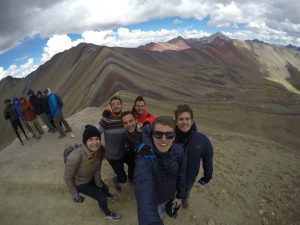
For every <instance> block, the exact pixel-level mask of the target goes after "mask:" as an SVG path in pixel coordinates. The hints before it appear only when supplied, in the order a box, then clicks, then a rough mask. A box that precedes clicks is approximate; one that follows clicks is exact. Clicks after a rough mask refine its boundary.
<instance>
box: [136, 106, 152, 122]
mask: <svg viewBox="0 0 300 225" xmlns="http://www.w3.org/2000/svg"><path fill="white" fill-rule="evenodd" d="M132 113H133V115H134V117H135V118H136V119H137V121H138V123H141V124H144V123H145V122H146V123H149V124H150V125H152V123H153V121H154V120H155V115H152V114H150V113H148V111H147V109H145V110H144V113H143V114H142V115H141V114H139V113H138V112H137V111H136V110H135V108H134V107H132Z"/></svg>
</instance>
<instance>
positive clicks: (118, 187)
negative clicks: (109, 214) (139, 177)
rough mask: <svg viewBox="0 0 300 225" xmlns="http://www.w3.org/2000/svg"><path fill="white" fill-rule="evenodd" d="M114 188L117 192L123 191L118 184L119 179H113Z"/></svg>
mask: <svg viewBox="0 0 300 225" xmlns="http://www.w3.org/2000/svg"><path fill="white" fill-rule="evenodd" d="M113 182H114V186H115V189H116V190H117V191H122V188H121V184H120V183H119V182H118V177H114V178H113Z"/></svg>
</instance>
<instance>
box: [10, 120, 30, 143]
mask: <svg viewBox="0 0 300 225" xmlns="http://www.w3.org/2000/svg"><path fill="white" fill-rule="evenodd" d="M11 125H12V127H13V129H14V131H15V133H16V135H17V137H18V138H19V140H20V142H21V143H23V141H22V139H21V137H20V134H19V132H18V127H19V128H20V129H21V130H22V132H23V134H24V136H25V137H26V138H27V139H28V136H27V134H26V132H25V130H24V128H23V126H22V124H21V122H20V120H19V119H17V120H14V121H11Z"/></svg>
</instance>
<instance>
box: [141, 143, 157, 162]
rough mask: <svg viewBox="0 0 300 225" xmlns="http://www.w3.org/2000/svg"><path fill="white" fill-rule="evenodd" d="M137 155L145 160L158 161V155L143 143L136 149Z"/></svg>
mask: <svg viewBox="0 0 300 225" xmlns="http://www.w3.org/2000/svg"><path fill="white" fill-rule="evenodd" d="M135 152H136V155H141V156H142V157H143V158H145V159H157V158H158V155H157V154H156V153H155V152H154V151H153V150H152V149H151V147H150V146H148V145H145V144H144V143H141V144H139V145H138V146H137V148H136V149H135Z"/></svg>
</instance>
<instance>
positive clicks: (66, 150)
mask: <svg viewBox="0 0 300 225" xmlns="http://www.w3.org/2000/svg"><path fill="white" fill-rule="evenodd" d="M80 147H81V144H75V145H71V146H69V147H67V148H65V150H64V163H65V165H66V163H67V160H68V156H69V155H70V154H71V152H73V151H74V150H75V149H76V148H80ZM80 157H81V159H82V154H80Z"/></svg>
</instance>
